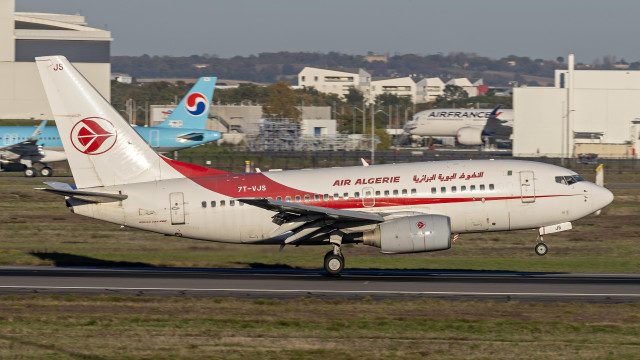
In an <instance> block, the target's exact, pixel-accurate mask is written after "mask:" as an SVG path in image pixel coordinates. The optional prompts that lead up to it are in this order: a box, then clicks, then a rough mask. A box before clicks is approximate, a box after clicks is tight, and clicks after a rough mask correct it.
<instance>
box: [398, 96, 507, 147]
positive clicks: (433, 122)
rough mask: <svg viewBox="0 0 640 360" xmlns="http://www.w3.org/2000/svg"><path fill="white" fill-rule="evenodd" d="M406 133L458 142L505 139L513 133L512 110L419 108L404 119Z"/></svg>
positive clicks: (475, 142) (469, 142)
mask: <svg viewBox="0 0 640 360" xmlns="http://www.w3.org/2000/svg"><path fill="white" fill-rule="evenodd" d="M404 131H405V132H406V133H408V134H410V135H418V136H433V137H444V136H448V137H453V136H455V137H456V140H457V141H458V143H460V144H462V145H482V144H484V140H486V139H488V138H490V139H492V140H494V141H495V140H502V141H506V140H509V138H510V137H511V134H512V133H513V110H511V109H503V110H500V106H499V105H498V106H497V107H496V108H495V109H431V110H424V111H420V112H419V113H417V114H415V115H414V116H413V117H412V118H411V120H409V121H407V123H406V124H405V126H404Z"/></svg>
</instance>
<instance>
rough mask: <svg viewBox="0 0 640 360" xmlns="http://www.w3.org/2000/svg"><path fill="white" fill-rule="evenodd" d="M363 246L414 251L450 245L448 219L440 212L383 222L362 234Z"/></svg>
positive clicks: (404, 251) (446, 247)
mask: <svg viewBox="0 0 640 360" xmlns="http://www.w3.org/2000/svg"><path fill="white" fill-rule="evenodd" d="M363 242H364V244H365V245H370V246H375V247H379V248H380V251H382V252H383V253H392V254H393V253H396V254H398V253H414V252H425V251H438V250H447V249H449V248H451V221H450V219H449V217H448V216H444V215H416V216H408V217H403V218H400V219H394V220H390V221H385V222H383V223H381V224H379V225H378V226H376V228H375V229H374V230H370V231H366V232H364V233H363Z"/></svg>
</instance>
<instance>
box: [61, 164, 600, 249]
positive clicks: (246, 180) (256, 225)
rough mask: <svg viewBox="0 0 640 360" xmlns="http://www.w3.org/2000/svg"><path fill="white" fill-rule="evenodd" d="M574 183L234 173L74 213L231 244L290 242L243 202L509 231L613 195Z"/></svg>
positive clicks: (551, 169)
mask: <svg viewBox="0 0 640 360" xmlns="http://www.w3.org/2000/svg"><path fill="white" fill-rule="evenodd" d="M575 176H577V174H575V173H574V172H571V171H569V170H567V169H564V168H561V167H557V166H554V165H549V164H542V163H535V162H528V161H510V160H504V161H503V160H501V161H493V160H473V161H441V162H427V163H410V164H393V165H377V166H368V167H348V168H329V169H313V170H296V171H283V172H267V173H247V174H225V175H215V176H199V177H191V178H181V179H173V180H163V181H161V182H151V183H149V182H147V183H136V184H127V185H119V186H110V187H105V188H96V189H94V190H95V191H104V192H108V193H121V194H125V195H127V196H128V198H127V199H126V200H123V201H120V202H112V203H102V204H82V203H75V204H76V206H74V207H73V210H74V212H75V213H77V214H81V215H86V216H89V217H93V218H97V219H101V220H105V221H109V222H112V223H116V224H122V225H126V226H130V227H134V228H139V229H144V230H149V231H154V232H158V233H163V234H172V235H178V236H185V237H189V238H194V239H201V240H210V241H219V242H232V243H261V242H267V243H268V242H281V241H282V240H283V238H286V236H287V234H278V235H277V236H274V234H277V231H276V230H277V229H278V227H279V225H278V224H276V223H274V222H273V221H272V220H273V219H272V217H273V216H274V214H275V213H274V212H273V211H268V210H264V209H261V208H259V207H255V206H252V205H249V204H244V203H242V201H240V200H238V199H242V198H272V199H276V200H282V201H287V202H294V203H300V204H306V205H312V206H318V207H325V208H332V209H347V210H356V211H360V212H370V213H378V214H386V215H384V216H389V217H393V216H394V214H396V215H397V216H402V215H404V216H406V214H409V213H411V212H416V213H423V214H438V215H445V216H448V217H450V219H451V231H452V232H453V233H466V232H484V231H504V230H516V229H530V228H538V227H541V226H547V225H554V224H560V223H563V222H567V221H573V220H576V219H579V218H582V217H584V216H586V215H588V214H590V213H593V212H594V211H596V210H597V209H599V208H601V207H603V206H604V205H606V204H608V203H609V202H610V201H611V198H612V195H611V193H610V192H609V191H608V190H606V189H603V188H602V187H599V186H597V185H595V184H593V183H590V182H587V181H582V180H581V178H580V181H576V182H573V183H572V184H570V185H569V184H568V183H571V182H572V181H568V182H567V181H564V180H563V179H565V178H572V177H575ZM578 178H579V176H578ZM559 179H560V180H559ZM87 190H91V189H87ZM365 228H366V226H365ZM363 229H364V228H363ZM361 230H362V229H357V230H356V231H361Z"/></svg>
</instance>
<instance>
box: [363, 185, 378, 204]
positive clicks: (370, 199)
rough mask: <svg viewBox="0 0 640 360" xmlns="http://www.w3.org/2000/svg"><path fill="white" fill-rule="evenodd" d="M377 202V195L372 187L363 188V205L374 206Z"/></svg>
mask: <svg viewBox="0 0 640 360" xmlns="http://www.w3.org/2000/svg"><path fill="white" fill-rule="evenodd" d="M375 204H376V196H375V193H374V191H373V188H372V187H366V188H363V189H362V206H364V207H373V205H375Z"/></svg>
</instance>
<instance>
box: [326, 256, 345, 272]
mask: <svg viewBox="0 0 640 360" xmlns="http://www.w3.org/2000/svg"><path fill="white" fill-rule="evenodd" d="M343 269H344V257H342V256H340V255H336V254H334V253H333V251H329V252H328V253H327V255H325V256H324V270H325V271H326V272H327V274H329V276H338V275H340V273H341V272H342V270H343Z"/></svg>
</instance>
